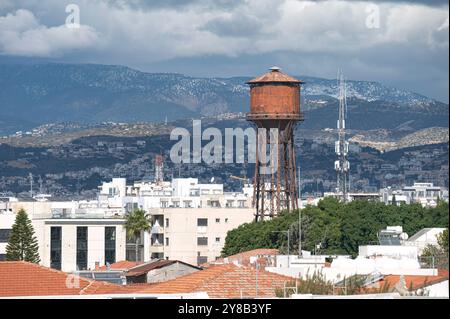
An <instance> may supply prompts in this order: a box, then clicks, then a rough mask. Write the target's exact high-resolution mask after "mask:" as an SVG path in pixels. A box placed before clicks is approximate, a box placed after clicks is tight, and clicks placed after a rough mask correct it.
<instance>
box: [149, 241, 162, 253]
mask: <svg viewBox="0 0 450 319" xmlns="http://www.w3.org/2000/svg"><path fill="white" fill-rule="evenodd" d="M163 252H164V245H163V244H160V243H158V244H153V245H151V246H150V253H152V254H153V253H163Z"/></svg>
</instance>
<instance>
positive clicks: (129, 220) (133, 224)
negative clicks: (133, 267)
mask: <svg viewBox="0 0 450 319" xmlns="http://www.w3.org/2000/svg"><path fill="white" fill-rule="evenodd" d="M125 228H126V231H127V237H128V238H129V239H132V238H134V239H135V244H136V246H135V247H136V261H138V247H139V241H140V238H141V233H142V232H143V231H149V230H150V228H151V221H150V217H149V215H148V214H146V213H145V211H144V210H143V209H136V210H134V211H133V212H131V213H129V214H128V215H127V216H126V222H125Z"/></svg>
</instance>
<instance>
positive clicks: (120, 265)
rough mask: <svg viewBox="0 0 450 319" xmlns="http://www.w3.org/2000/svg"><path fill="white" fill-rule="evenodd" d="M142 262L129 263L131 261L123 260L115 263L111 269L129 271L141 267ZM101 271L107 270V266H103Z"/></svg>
mask: <svg viewBox="0 0 450 319" xmlns="http://www.w3.org/2000/svg"><path fill="white" fill-rule="evenodd" d="M142 263H143V262H142V261H129V260H122V261H118V262H116V263H113V264H111V265H110V267H109V269H113V270H128V269H130V268H133V267H136V266H138V265H141V264H142ZM99 270H107V267H106V266H102V267H100V268H99Z"/></svg>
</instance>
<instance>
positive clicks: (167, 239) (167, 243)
mask: <svg viewBox="0 0 450 319" xmlns="http://www.w3.org/2000/svg"><path fill="white" fill-rule="evenodd" d="M166 246H169V237H166Z"/></svg>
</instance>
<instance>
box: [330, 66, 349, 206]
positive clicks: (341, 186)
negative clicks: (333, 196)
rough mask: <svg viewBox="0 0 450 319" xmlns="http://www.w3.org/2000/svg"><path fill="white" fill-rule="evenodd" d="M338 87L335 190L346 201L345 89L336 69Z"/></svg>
mask: <svg viewBox="0 0 450 319" xmlns="http://www.w3.org/2000/svg"><path fill="white" fill-rule="evenodd" d="M337 81H338V88H339V96H338V99H339V119H338V122H337V129H338V140H337V141H336V142H335V152H336V154H337V156H338V160H337V161H335V162H334V168H335V170H336V172H337V187H336V191H337V194H338V196H339V197H340V198H341V200H342V201H343V202H344V203H346V202H347V193H348V174H349V169H350V163H349V162H348V142H347V141H346V140H345V119H346V117H347V89H346V84H345V79H344V74H343V73H342V71H341V70H338V76H337Z"/></svg>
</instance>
